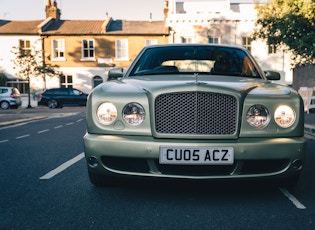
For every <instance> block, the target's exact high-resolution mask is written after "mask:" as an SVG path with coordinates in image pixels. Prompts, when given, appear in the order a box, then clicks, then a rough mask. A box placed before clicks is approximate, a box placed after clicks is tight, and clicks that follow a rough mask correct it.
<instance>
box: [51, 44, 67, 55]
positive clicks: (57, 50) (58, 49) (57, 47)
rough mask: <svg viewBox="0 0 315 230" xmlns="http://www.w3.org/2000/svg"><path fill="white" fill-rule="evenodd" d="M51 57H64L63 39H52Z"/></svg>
mask: <svg viewBox="0 0 315 230" xmlns="http://www.w3.org/2000/svg"><path fill="white" fill-rule="evenodd" d="M52 50H53V58H64V57H65V42H64V39H56V40H53V49H52Z"/></svg>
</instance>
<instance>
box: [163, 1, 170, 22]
mask: <svg viewBox="0 0 315 230" xmlns="http://www.w3.org/2000/svg"><path fill="white" fill-rule="evenodd" d="M168 11H169V8H168V0H165V2H164V22H166V19H167V17H168Z"/></svg>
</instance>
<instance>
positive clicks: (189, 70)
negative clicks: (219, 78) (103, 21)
mask: <svg viewBox="0 0 315 230" xmlns="http://www.w3.org/2000/svg"><path fill="white" fill-rule="evenodd" d="M193 73H199V74H208V75H225V76H242V77H254V78H257V77H258V78H260V75H259V73H258V71H257V69H256V67H255V64H254V63H253V62H252V60H251V58H250V57H249V56H248V54H247V53H246V52H244V51H243V50H242V49H237V48H232V47H218V46H166V47H152V48H148V49H147V50H146V51H145V52H144V53H143V54H142V56H141V57H140V58H139V60H138V61H137V63H136V64H135V66H134V67H133V69H132V70H131V72H130V75H129V76H140V75H158V74H193Z"/></svg>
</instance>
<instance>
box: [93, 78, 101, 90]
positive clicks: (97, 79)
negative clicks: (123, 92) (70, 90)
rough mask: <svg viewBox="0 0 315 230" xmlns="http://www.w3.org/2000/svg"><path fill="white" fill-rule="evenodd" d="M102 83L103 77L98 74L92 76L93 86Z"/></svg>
mask: <svg viewBox="0 0 315 230" xmlns="http://www.w3.org/2000/svg"><path fill="white" fill-rule="evenodd" d="M101 83H103V79H102V78H101V77H100V76H95V77H93V88H95V87H96V86H98V85H99V84H101Z"/></svg>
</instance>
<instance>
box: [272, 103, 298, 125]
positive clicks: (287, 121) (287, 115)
mask: <svg viewBox="0 0 315 230" xmlns="http://www.w3.org/2000/svg"><path fill="white" fill-rule="evenodd" d="M274 120H275V122H276V124H277V125H278V126H279V127H281V128H290V127H291V126H292V125H293V124H294V122H295V121H296V112H295V111H294V109H292V107H290V106H288V105H280V106H278V107H277V108H276V110H275V112H274Z"/></svg>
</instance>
